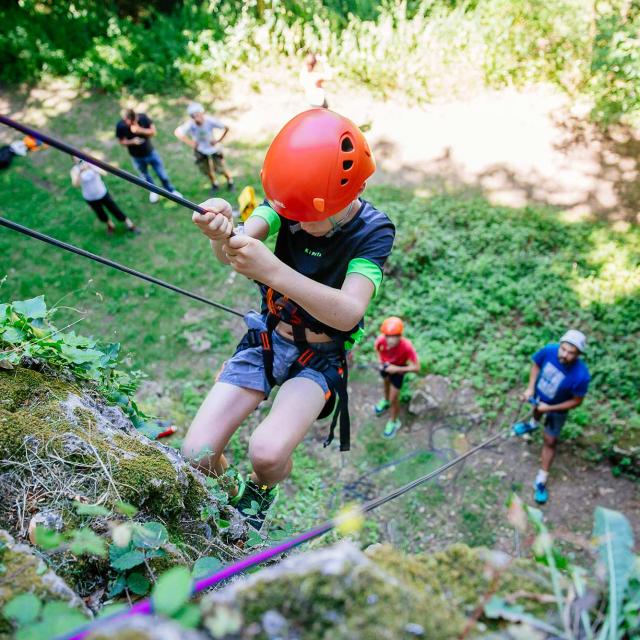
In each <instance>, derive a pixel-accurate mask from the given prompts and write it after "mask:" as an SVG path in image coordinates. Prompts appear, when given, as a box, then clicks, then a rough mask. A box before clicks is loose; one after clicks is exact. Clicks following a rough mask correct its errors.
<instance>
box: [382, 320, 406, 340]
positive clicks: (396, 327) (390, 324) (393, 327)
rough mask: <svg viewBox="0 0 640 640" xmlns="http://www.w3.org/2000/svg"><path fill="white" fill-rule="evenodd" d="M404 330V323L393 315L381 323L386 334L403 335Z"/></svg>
mask: <svg viewBox="0 0 640 640" xmlns="http://www.w3.org/2000/svg"><path fill="white" fill-rule="evenodd" d="M403 331H404V323H403V322H402V320H400V318H398V317H396V316H391V317H390V318H386V319H385V320H384V322H383V323H382V324H381V325H380V332H381V333H384V335H385V336H401V335H402V332H403Z"/></svg>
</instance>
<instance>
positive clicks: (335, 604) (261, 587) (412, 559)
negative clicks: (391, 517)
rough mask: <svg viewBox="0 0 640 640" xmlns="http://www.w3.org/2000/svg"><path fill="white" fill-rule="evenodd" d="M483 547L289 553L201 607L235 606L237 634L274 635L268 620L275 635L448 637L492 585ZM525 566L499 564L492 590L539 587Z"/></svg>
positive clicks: (208, 612)
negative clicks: (432, 551) (437, 550)
mask: <svg viewBox="0 0 640 640" xmlns="http://www.w3.org/2000/svg"><path fill="white" fill-rule="evenodd" d="M483 554H484V551H481V550H474V549H470V548H469V547H467V546H465V545H454V546H452V547H451V548H450V549H448V550H447V551H445V552H442V553H436V554H432V555H418V556H412V555H406V554H403V553H401V552H399V551H396V550H394V549H393V548H392V547H390V546H376V547H375V548H372V549H371V550H370V551H368V552H367V553H366V554H362V553H360V552H359V551H357V550H356V549H354V548H353V547H351V546H350V545H347V544H342V545H337V546H336V547H332V548H328V549H323V550H321V551H318V552H315V553H312V554H301V555H295V556H292V557H291V558H289V559H287V560H285V561H283V562H282V563H281V564H280V565H278V566H277V567H274V568H270V569H266V570H263V572H261V573H260V574H257V575H256V576H255V577H252V578H250V579H248V580H246V581H245V582H244V583H237V584H235V585H232V586H230V587H228V588H227V589H224V590H222V591H221V592H218V593H216V594H212V595H211V596H209V597H208V598H207V599H205V600H204V601H203V610H204V611H205V617H206V618H208V619H209V620H211V619H212V618H213V619H216V618H217V617H223V616H224V615H226V614H225V611H228V609H229V608H232V609H234V610H235V611H236V612H237V614H239V616H240V619H241V627H242V630H241V631H240V633H239V635H238V636H237V637H239V638H242V639H243V640H244V639H245V638H246V639H248V638H254V637H257V638H268V637H272V635H270V633H269V632H268V630H267V627H268V626H269V625H270V624H271V625H272V624H273V623H274V620H275V621H276V624H277V625H279V627H280V628H279V629H278V632H277V634H276V635H278V636H281V637H300V638H303V639H305V640H306V639H308V640H311V639H314V640H315V639H317V638H322V639H325V638H326V639H329V638H332V639H333V638H339V639H343V638H344V639H345V640H346V639H347V638H349V639H352V638H363V639H364V638H380V639H385V638H389V639H392V638H393V639H395V638H407V639H408V638H415V637H416V636H419V637H423V638H429V639H430V640H453V639H454V638H458V637H459V636H460V634H461V632H462V631H463V629H464V628H465V625H466V624H467V620H468V616H469V615H470V614H471V613H473V611H474V610H475V609H476V607H477V606H478V605H479V603H480V602H481V599H482V597H483V595H484V594H486V593H487V592H488V591H489V590H490V589H491V579H492V575H491V572H488V571H487V560H486V559H485V558H484V557H483ZM525 565H526V566H525ZM525 569H527V570H528V571H531V569H532V564H531V563H529V562H521V561H516V562H514V563H512V564H511V565H510V566H509V567H508V568H507V569H505V570H503V571H502V572H501V574H500V582H499V586H498V590H497V593H498V594H499V595H500V594H505V593H513V592H516V591H523V590H530V591H531V592H534V593H535V592H537V591H539V587H536V584H535V583H534V582H533V580H532V578H531V577H525V576H524V570H525ZM532 575H533V574H532ZM543 613H544V612H543ZM269 620H270V622H269ZM258 630H259V631H258ZM272 631H273V629H272ZM234 637H236V636H234Z"/></svg>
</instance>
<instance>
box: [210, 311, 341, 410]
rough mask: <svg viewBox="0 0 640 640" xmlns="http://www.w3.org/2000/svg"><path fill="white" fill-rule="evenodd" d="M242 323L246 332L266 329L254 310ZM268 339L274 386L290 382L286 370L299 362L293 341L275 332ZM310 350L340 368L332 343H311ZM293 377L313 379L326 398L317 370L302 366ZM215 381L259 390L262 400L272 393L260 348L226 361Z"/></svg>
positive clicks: (337, 350)
mask: <svg viewBox="0 0 640 640" xmlns="http://www.w3.org/2000/svg"><path fill="white" fill-rule="evenodd" d="M244 321H245V323H246V325H247V327H248V328H249V329H258V330H260V331H264V330H266V328H267V326H266V324H265V319H264V317H262V316H261V315H260V314H259V313H256V312H255V311H249V313H247V315H246V316H245V317H244ZM271 340H272V343H273V377H274V378H275V380H276V383H277V384H279V385H281V384H282V383H283V382H285V381H286V380H288V379H289V369H290V368H291V365H292V364H293V363H294V362H295V361H296V360H297V359H298V356H299V355H300V350H299V349H298V347H297V346H296V344H295V342H293V341H292V340H287V339H286V338H283V337H282V336H281V335H280V334H279V333H278V332H277V331H274V332H273V334H272V338H271ZM313 349H314V350H315V351H317V352H318V353H321V354H322V355H324V356H325V357H326V358H327V359H328V360H330V361H334V360H335V363H336V366H340V350H339V349H338V348H337V347H336V345H335V344H334V343H333V342H322V343H319V344H318V343H314V344H313ZM293 377H295V378H307V379H308V380H313V382H315V383H316V384H318V385H319V386H320V388H321V389H322V391H323V393H324V394H325V397H328V395H329V387H328V385H327V381H326V379H325V377H324V376H323V375H322V374H321V373H320V372H319V371H314V370H313V369H310V368H309V367H303V368H302V369H301V370H300V371H299V372H298V373H297V374H296V375H295V376H293ZM217 382H226V383H227V384H232V385H234V386H236V387H244V388H245V389H254V390H256V391H262V392H263V393H264V395H265V398H268V397H269V394H270V393H271V385H270V384H269V381H268V380H267V378H266V376H265V375H264V361H263V358H262V347H250V348H249V349H244V350H243V351H240V352H238V353H236V354H235V355H234V356H232V357H231V358H229V360H227V361H226V362H225V363H224V365H223V367H222V371H221V372H220V375H219V376H218V379H217Z"/></svg>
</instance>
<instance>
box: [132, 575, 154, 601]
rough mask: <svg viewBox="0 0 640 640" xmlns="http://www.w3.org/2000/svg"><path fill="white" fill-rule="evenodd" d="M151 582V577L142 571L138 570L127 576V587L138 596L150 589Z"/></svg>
mask: <svg viewBox="0 0 640 640" xmlns="http://www.w3.org/2000/svg"><path fill="white" fill-rule="evenodd" d="M150 586H151V583H150V582H149V579H148V578H147V577H146V576H145V575H143V574H142V573H138V572H137V571H135V572H133V573H131V574H130V575H129V576H128V577H127V587H128V588H129V589H130V590H131V591H133V593H135V594H136V595H138V596H143V595H145V594H146V593H147V591H149V587H150Z"/></svg>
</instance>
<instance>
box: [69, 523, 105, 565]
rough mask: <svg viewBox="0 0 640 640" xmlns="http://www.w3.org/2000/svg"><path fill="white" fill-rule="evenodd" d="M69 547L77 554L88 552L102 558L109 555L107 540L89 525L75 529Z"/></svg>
mask: <svg viewBox="0 0 640 640" xmlns="http://www.w3.org/2000/svg"><path fill="white" fill-rule="evenodd" d="M69 549H70V551H71V553H75V554H76V555H82V554H85V553H87V554H89V555H94V556H99V557H101V558H104V557H105V556H106V555H107V547H106V543H105V541H104V540H103V539H102V538H101V537H100V536H99V535H98V534H97V533H94V532H93V531H92V530H91V529H89V528H87V527H85V528H82V529H74V530H73V532H72V535H71V541H70V544H69Z"/></svg>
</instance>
